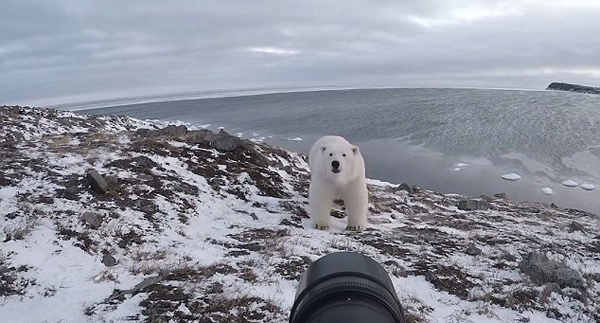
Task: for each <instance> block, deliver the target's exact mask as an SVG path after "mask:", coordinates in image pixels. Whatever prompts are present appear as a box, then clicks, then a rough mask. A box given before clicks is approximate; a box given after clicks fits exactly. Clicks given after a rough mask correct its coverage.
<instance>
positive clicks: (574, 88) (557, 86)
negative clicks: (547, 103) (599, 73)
mask: <svg viewBox="0 0 600 323" xmlns="http://www.w3.org/2000/svg"><path fill="white" fill-rule="evenodd" d="M546 90H555V91H568V92H579V93H588V94H600V88H598V87H593V86H585V85H579V84H570V83H559V82H552V83H550V84H549V85H548V87H546Z"/></svg>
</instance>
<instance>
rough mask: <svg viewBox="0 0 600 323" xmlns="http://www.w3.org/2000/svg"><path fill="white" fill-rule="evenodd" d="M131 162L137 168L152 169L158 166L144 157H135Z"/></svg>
mask: <svg viewBox="0 0 600 323" xmlns="http://www.w3.org/2000/svg"><path fill="white" fill-rule="evenodd" d="M131 161H132V162H134V163H135V164H137V165H138V166H140V167H145V168H154V167H156V166H158V164H157V163H156V162H155V161H153V160H152V159H150V158H148V157H146V156H137V157H134V158H132V159H131Z"/></svg>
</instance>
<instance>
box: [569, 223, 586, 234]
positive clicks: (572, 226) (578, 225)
mask: <svg viewBox="0 0 600 323" xmlns="http://www.w3.org/2000/svg"><path fill="white" fill-rule="evenodd" d="M575 231H581V232H586V231H587V230H586V229H585V226H583V224H581V223H579V222H576V221H573V222H571V224H569V232H575Z"/></svg>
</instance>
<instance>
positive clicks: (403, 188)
mask: <svg viewBox="0 0 600 323" xmlns="http://www.w3.org/2000/svg"><path fill="white" fill-rule="evenodd" d="M396 191H407V192H408V194H415V190H413V188H412V187H410V185H408V184H406V183H402V184H400V185H398V187H396Z"/></svg>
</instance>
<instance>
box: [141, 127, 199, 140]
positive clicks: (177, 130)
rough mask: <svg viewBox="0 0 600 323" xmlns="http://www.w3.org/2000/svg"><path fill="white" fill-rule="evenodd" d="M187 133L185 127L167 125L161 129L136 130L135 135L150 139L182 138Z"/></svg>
mask: <svg viewBox="0 0 600 323" xmlns="http://www.w3.org/2000/svg"><path fill="white" fill-rule="evenodd" d="M186 133H187V128H186V126H175V125H168V126H166V127H164V128H162V129H157V130H151V129H138V130H136V132H135V134H136V135H138V136H139V137H144V138H151V137H182V136H183V135H185V134H186Z"/></svg>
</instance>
